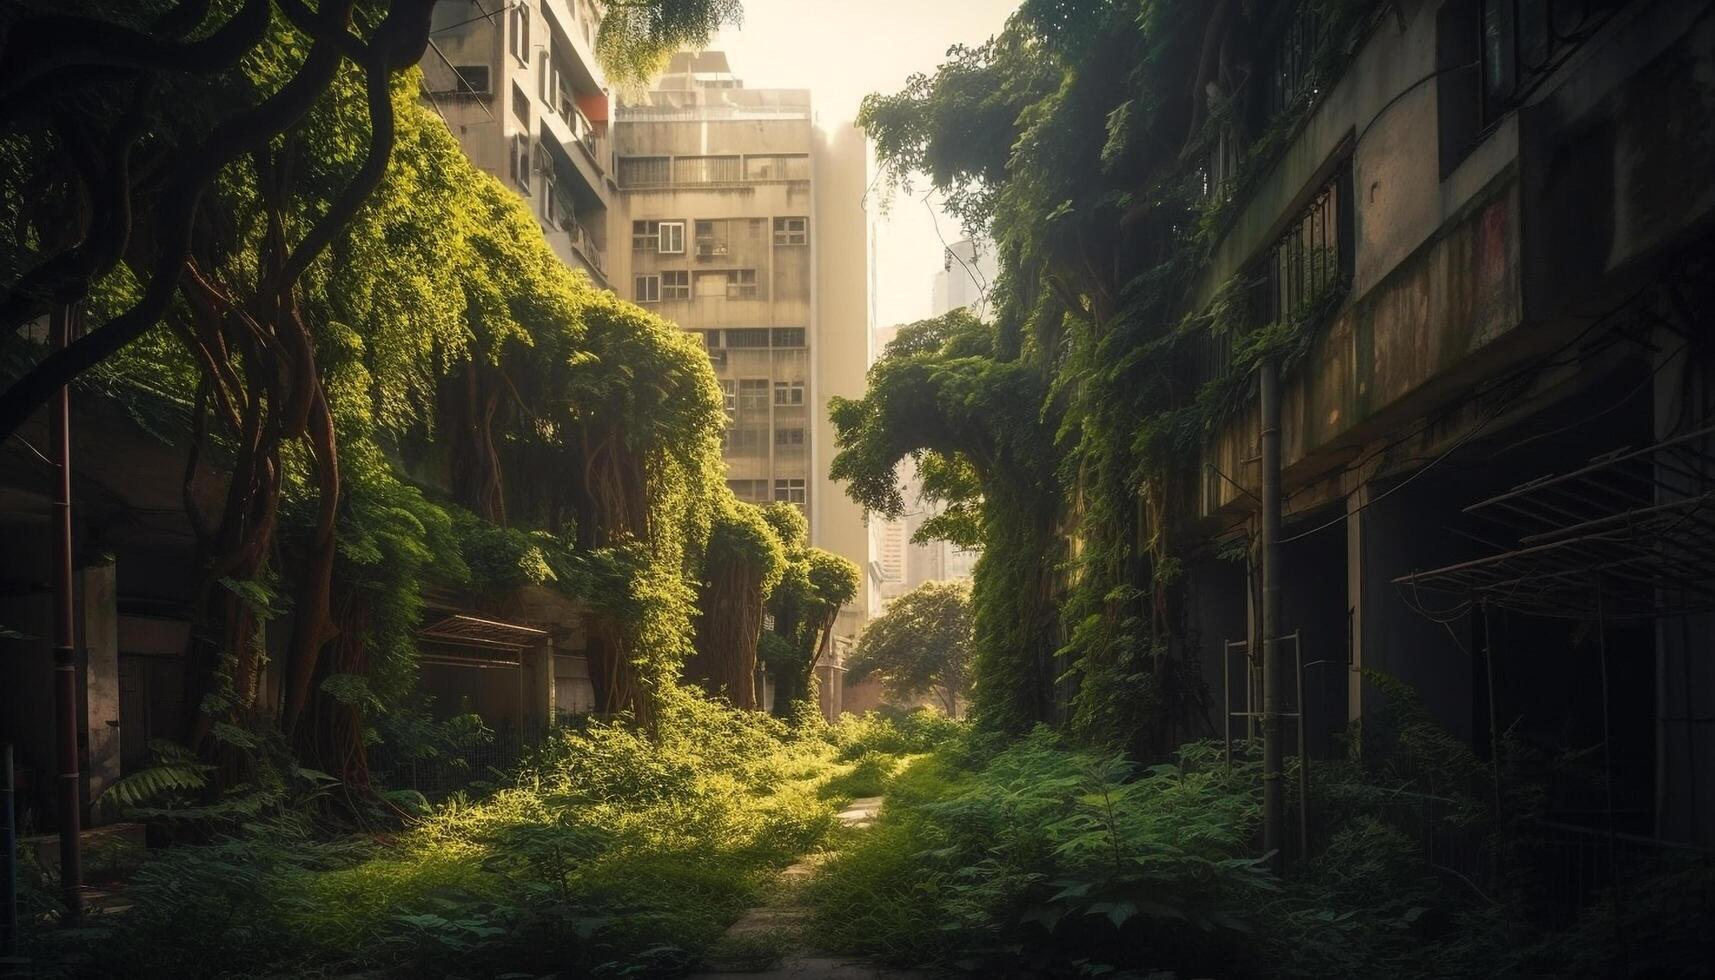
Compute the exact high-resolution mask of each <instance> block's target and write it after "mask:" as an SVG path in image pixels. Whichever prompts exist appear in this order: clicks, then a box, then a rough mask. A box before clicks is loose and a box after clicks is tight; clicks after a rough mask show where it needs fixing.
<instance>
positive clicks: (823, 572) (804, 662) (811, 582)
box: [757, 502, 862, 718]
mask: <svg viewBox="0 0 1715 980" xmlns="http://www.w3.org/2000/svg"><path fill="white" fill-rule="evenodd" d="M762 514H763V519H764V520H765V521H766V522H767V524H768V526H769V528H770V529H771V530H772V531H773V533H774V536H775V537H776V539H778V540H779V542H780V543H781V546H782V548H783V550H784V555H785V559H786V563H785V567H784V569H783V570H782V574H781V576H780V581H779V582H778V583H777V584H776V585H775V586H774V588H773V590H772V591H771V592H770V593H769V595H768V605H767V610H768V615H769V616H770V617H771V618H772V619H773V621H774V622H773V626H772V627H771V628H769V629H768V630H766V631H765V632H764V633H763V634H762V636H761V638H760V641H759V642H758V644H757V656H758V658H759V659H761V660H762V661H763V663H765V664H766V665H767V666H768V672H769V674H770V675H771V676H772V677H773V678H774V685H775V687H774V714H775V715H777V716H779V717H782V718H793V717H795V716H796V715H797V712H798V711H799V709H800V706H802V705H807V704H809V702H810V701H811V699H812V698H814V696H815V694H816V684H815V677H816V666H817V665H818V664H820V663H822V662H823V661H824V660H825V659H826V658H828V656H829V655H830V654H829V651H830V647H831V646H832V644H833V639H834V622H835V621H836V620H837V619H838V618H839V615H840V607H842V606H844V605H845V604H846V603H848V602H850V601H852V599H853V598H854V597H856V595H857V590H858V583H859V581H860V578H859V576H860V575H861V574H862V573H861V572H860V571H859V570H858V567H857V566H856V565H854V564H852V563H851V562H850V561H849V560H847V559H845V558H842V557H841V556H839V555H836V554H834V553H833V552H831V551H824V550H823V549H821V548H815V547H811V545H810V528H809V524H808V522H806V521H805V520H804V513H803V512H802V511H800V510H799V509H798V508H797V507H795V506H793V505H792V504H788V503H779V502H776V503H772V504H769V505H768V506H767V507H766V508H765V509H764V510H763V512H762Z"/></svg>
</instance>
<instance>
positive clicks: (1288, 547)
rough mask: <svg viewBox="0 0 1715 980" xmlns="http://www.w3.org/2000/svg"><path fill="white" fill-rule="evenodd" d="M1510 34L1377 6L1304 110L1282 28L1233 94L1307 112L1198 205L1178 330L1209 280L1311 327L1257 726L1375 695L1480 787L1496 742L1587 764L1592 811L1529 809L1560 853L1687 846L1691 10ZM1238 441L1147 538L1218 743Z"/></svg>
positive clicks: (1711, 685)
mask: <svg viewBox="0 0 1715 980" xmlns="http://www.w3.org/2000/svg"><path fill="white" fill-rule="evenodd" d="M1522 6H1531V5H1522ZM1311 9H1313V8H1311V7H1309V6H1307V7H1306V10H1307V11H1309V10H1311ZM1520 9H1521V4H1519V3H1507V2H1499V0H1442V2H1415V3H1398V4H1387V5H1381V6H1380V8H1379V9H1378V11H1377V13H1376V15H1375V16H1374V17H1373V18H1372V20H1371V21H1370V23H1369V24H1368V25H1367V28H1366V30H1365V31H1364V32H1363V34H1362V36H1361V38H1360V39H1359V44H1358V46H1357V47H1356V48H1355V50H1354V53H1353V56H1352V60H1351V61H1350V63H1349V64H1348V66H1347V67H1346V68H1345V69H1344V71H1343V72H1341V73H1340V74H1339V76H1338V77H1337V78H1316V77H1314V76H1313V75H1312V74H1311V72H1312V68H1311V67H1310V66H1311V65H1312V62H1313V59H1311V58H1309V57H1305V56H1300V55H1302V53H1303V49H1304V48H1305V47H1306V45H1308V44H1309V43H1311V41H1309V40H1307V39H1314V38H1315V37H1316V22H1315V20H1314V17H1313V14H1310V13H1306V14H1302V15H1300V17H1299V20H1298V21H1297V22H1295V24H1294V28H1293V30H1290V31H1286V32H1283V33H1282V34H1281V35H1280V37H1279V38H1277V39H1275V40H1274V41H1273V42H1271V43H1272V44H1274V45H1275V48H1276V49H1275V51H1274V58H1273V64H1274V65H1276V66H1278V70H1272V71H1268V72H1265V73H1263V74H1260V75H1258V76H1257V84H1256V85H1254V86H1253V88H1255V89H1256V91H1255V92H1254V93H1253V97H1254V98H1255V99H1256V100H1257V102H1258V105H1257V107H1256V109H1257V115H1258V116H1267V115H1268V114H1269V113H1270V112H1271V111H1273V109H1274V108H1275V107H1278V106H1281V105H1290V104H1292V103H1293V102H1294V101H1295V100H1296V99H1300V98H1309V99H1310V101H1311V108H1310V110H1309V112H1308V114H1307V115H1306V117H1305V118H1304V119H1303V121H1302V122H1301V123H1300V124H1298V125H1297V126H1296V127H1295V128H1294V129H1293V130H1292V131H1291V132H1290V134H1289V139H1288V140H1287V141H1286V143H1285V145H1284V148H1283V149H1282V150H1281V152H1280V153H1279V155H1278V156H1277V157H1275V159H1274V160H1273V162H1272V165H1271V166H1269V167H1267V168H1266V169H1265V170H1264V172H1262V173H1261V174H1260V178H1259V179H1257V180H1254V181H1251V182H1249V188H1248V190H1247V191H1246V192H1245V194H1244V197H1243V199H1241V200H1236V201H1234V202H1232V206H1233V213H1234V214H1235V217H1234V219H1233V220H1232V222H1231V223H1230V224H1229V225H1228V226H1227V228H1226V230H1225V233H1224V235H1223V236H1222V238H1221V239H1220V241H1219V244H1218V245H1217V247H1216V250H1215V252H1214V261H1213V263H1212V264H1211V266H1210V268H1208V270H1207V272H1206V274H1205V275H1204V277H1203V280H1202V283H1201V286H1200V288H1199V290H1198V292H1199V294H1200V297H1201V299H1200V300H1199V302H1198V304H1196V305H1202V304H1206V303H1207V302H1209V301H1210V300H1212V299H1213V298H1214V297H1215V296H1216V295H1217V292H1218V290H1219V289H1220V288H1221V284H1223V283H1227V282H1229V281H1232V280H1233V277H1234V276H1235V275H1242V276H1244V277H1246V278H1248V279H1249V280H1250V281H1251V282H1254V283H1256V284H1257V286H1256V287H1255V289H1256V292H1255V295H1254V297H1253V300H1254V303H1255V309H1256V315H1257V316H1258V318H1259V321H1260V322H1267V321H1269V320H1273V319H1277V318H1279V317H1280V315H1281V314H1282V312H1283V311H1290V310H1291V309H1303V308H1306V306H1307V304H1316V303H1324V302H1326V303H1328V304H1329V305H1331V306H1332V311H1331V312H1330V313H1328V314H1327V315H1326V318H1325V319H1324V320H1323V321H1322V322H1321V323H1320V324H1319V325H1318V327H1317V330H1316V333H1315V336H1314V340H1313V342H1312V345H1311V347H1310V350H1309V352H1308V354H1307V356H1306V358H1305V360H1304V361H1303V362H1302V363H1300V364H1299V365H1298V366H1297V367H1296V368H1295V369H1293V370H1292V371H1291V372H1290V374H1289V375H1288V376H1287V378H1286V380H1285V381H1284V383H1283V385H1282V388H1283V393H1282V396H1281V403H1282V404H1281V411H1280V419H1281V443H1282V459H1283V477H1282V492H1283V496H1284V505H1283V506H1284V510H1285V526H1284V529H1283V532H1282V538H1281V549H1282V553H1281V554H1282V558H1281V561H1282V567H1283V575H1282V579H1283V581H1282V583H1281V588H1282V599H1281V603H1282V614H1281V631H1282V633H1283V634H1292V633H1294V632H1297V634H1298V637H1299V642H1300V643H1301V644H1302V648H1303V660H1304V662H1305V664H1306V665H1307V666H1306V668H1305V681H1304V684H1305V696H1304V703H1303V704H1302V705H1297V704H1289V706H1288V708H1287V709H1286V710H1292V711H1298V710H1302V711H1303V712H1304V713H1305V715H1306V717H1307V718H1308V724H1309V726H1310V730H1311V733H1312V737H1311V750H1312V752H1313V753H1314V752H1327V751H1332V742H1331V739H1330V735H1331V733H1332V732H1333V731H1334V730H1335V729H1336V728H1338V727H1341V726H1344V725H1345V724H1346V722H1347V721H1348V720H1354V719H1358V718H1360V717H1365V716H1366V715H1367V713H1368V712H1369V711H1370V710H1371V709H1372V708H1374V707H1375V706H1376V705H1377V704H1378V703H1380V701H1381V700H1382V697H1383V696H1382V694H1381V691H1380V689H1379V688H1378V687H1377V685H1376V684H1375V683H1373V677H1374V676H1375V675H1371V674H1367V673H1366V672H1368V671H1379V672H1381V673H1384V674H1387V675H1391V676H1393V677H1396V678H1399V679H1401V680H1404V681H1406V682H1408V683H1409V684H1411V685H1412V686H1414V687H1415V688H1416V689H1417V691H1418V692H1419V693H1420V695H1421V696H1422V698H1423V700H1424V704H1425V707H1426V708H1427V709H1428V710H1429V712H1430V713H1431V715H1432V717H1433V718H1434V719H1435V720H1436V721H1437V722H1438V723H1440V724H1441V725H1443V726H1445V727H1446V728H1447V729H1448V730H1450V731H1451V732H1453V733H1454V734H1455V735H1456V736H1458V737H1460V738H1462V739H1465V740H1467V741H1468V742H1469V743H1470V744H1471V745H1472V746H1473V747H1474V748H1475V749H1476V750H1477V752H1478V753H1479V754H1480V755H1483V756H1485V757H1493V756H1494V754H1495V753H1497V752H1501V751H1503V750H1502V749H1501V748H1500V747H1499V743H1498V739H1499V738H1500V735H1501V733H1506V737H1507V739H1508V744H1509V745H1511V744H1517V745H1524V746H1529V747H1531V749H1530V751H1539V752H1546V753H1550V754H1552V753H1553V752H1555V751H1564V750H1566V749H1568V748H1571V747H1579V748H1588V747H1590V746H1600V747H1601V751H1598V752H1597V757H1599V758H1600V760H1601V762H1602V763H1603V764H1604V768H1605V770H1606V771H1607V773H1608V785H1607V786H1606V787H1605V788H1604V787H1603V786H1602V784H1601V780H1597V781H1596V783H1595V785H1594V786H1592V785H1591V784H1589V783H1577V782H1564V783H1555V784H1554V785H1555V787H1556V789H1555V791H1554V792H1555V793H1556V797H1555V798H1554V799H1552V800H1551V801H1550V804H1549V806H1550V809H1551V810H1552V811H1553V812H1554V814H1556V816H1557V819H1559V820H1560V821H1561V823H1560V826H1562V827H1563V828H1564V827H1573V828H1574V829H1573V830H1571V831H1565V830H1564V829H1563V831H1562V832H1563V833H1574V834H1575V833H1586V834H1587V837H1588V840H1587V841H1586V842H1587V843H1588V842H1599V841H1600V840H1603V839H1606V840H1608V841H1609V844H1610V846H1611V842H1612V839H1613V838H1611V837H1608V838H1603V837H1602V836H1601V833H1602V832H1603V831H1612V830H1613V829H1617V830H1618V831H1619V832H1620V833H1631V834H1636V835H1639V837H1640V839H1641V838H1648V837H1660V838H1667V839H1672V840H1677V841H1696V842H1701V843H1702V844H1704V845H1708V844H1710V843H1715V780H1712V779H1711V773H1715V769H1712V768H1711V764H1710V763H1711V760H1715V726H1711V725H1710V721H1711V719H1715V661H1712V660H1711V659H1710V657H1709V656H1708V654H1709V649H1710V645H1711V642H1712V641H1715V616H1712V615H1711V609H1715V587H1712V573H1711V572H1712V570H1711V566H1710V565H1709V564H1708V562H1707V560H1706V559H1707V556H1708V555H1709V554H1710V553H1711V551H1712V544H1715V512H1712V505H1711V495H1710V493H1709V491H1708V488H1709V487H1710V486H1712V485H1715V482H1712V481H1715V439H1712V432H1711V425H1712V423H1715V418H1712V413H1711V405H1712V400H1711V399H1710V397H1709V392H1710V390H1711V385H1715V370H1712V364H1711V358H1710V351H1709V348H1708V337H1709V325H1710V323H1711V321H1712V319H1715V290H1712V289H1711V286H1710V283H1711V281H1712V277H1715V190H1712V188H1711V184H1710V181H1709V179H1708V175H1709V174H1711V173H1715V140H1712V139H1711V137H1710V134H1711V133H1715V96H1711V94H1710V88H1709V86H1708V85H1707V84H1706V80H1707V79H1708V78H1709V77H1711V75H1712V74H1715V54H1712V53H1715V11H1712V9H1711V8H1710V7H1708V6H1707V5H1703V4H1683V3H1677V2H1672V0H1653V2H1652V0H1633V2H1602V3H1590V4H1582V5H1576V4H1571V5H1566V6H1565V8H1564V9H1563V8H1562V6H1561V5H1554V6H1553V7H1552V9H1553V10H1554V11H1555V13H1554V15H1552V17H1539V18H1534V19H1533V18H1527V17H1520V16H1518V12H1519V10H1520ZM1550 20H1552V22H1553V23H1552V25H1551V24H1550V23H1549V21H1550ZM1338 43H1345V42H1344V39H1338ZM1294 46H1296V48H1295V47H1294ZM1240 118H1245V117H1244V115H1243V114H1241V115H1240ZM1255 131H1257V127H1255V126H1253V127H1252V132H1255ZM1244 135H1245V134H1244V133H1242V132H1238V131H1235V132H1234V133H1233V134H1232V139H1233V140H1236V141H1242V140H1243V139H1244ZM1228 159H1229V158H1228V156H1227V154H1225V153H1224V152H1217V153H1215V154H1214V155H1212V156H1211V158H1210V160H1209V161H1208V163H1207V165H1206V171H1205V172H1206V176H1207V177H1208V180H1207V181H1206V185H1207V186H1208V187H1209V188H1210V192H1211V193H1217V194H1219V193H1232V190H1231V188H1232V185H1229V184H1227V183H1226V181H1225V178H1226V177H1227V176H1229V175H1230V173H1229V171H1228V169H1227V167H1226V161H1227V160H1228ZM1212 346H1213V347H1214V348H1215V349H1212V350H1211V351H1210V352H1209V353H1210V355H1211V356H1209V357H1208V358H1206V359H1205V361H1204V364H1205V368H1204V371H1205V376H1206V377H1207V376H1210V375H1211V374H1212V372H1214V371H1218V370H1221V369H1222V368H1221V367H1220V366H1221V365H1223V364H1226V363H1228V362H1229V359H1228V358H1227V357H1225V356H1223V355H1224V352H1223V351H1221V350H1220V349H1218V348H1219V343H1218V342H1212ZM1260 439H1261V432H1260V423H1259V414H1258V412H1257V411H1256V410H1254V409H1253V410H1251V411H1248V412H1247V413H1244V414H1241V415H1240V416H1238V417H1237V418H1235V419H1234V420H1233V421H1232V422H1231V423H1230V424H1228V425H1226V426H1225V427H1224V428H1223V429H1221V430H1220V431H1219V432H1218V433H1217V434H1215V436H1214V437H1213V438H1212V439H1211V440H1210V441H1209V442H1208V444H1207V447H1206V451H1205V453H1204V463H1205V466H1204V467H1203V473H1204V478H1203V479H1202V480H1201V481H1200V482H1199V484H1198V485H1197V486H1196V487H1195V488H1194V492H1195V496H1196V498H1197V499H1195V500H1188V501H1186V502H1185V506H1184V510H1185V511H1186V512H1188V513H1190V514H1193V515H1196V516H1195V519H1194V520H1193V521H1192V526H1191V527H1190V528H1186V529H1181V530H1182V531H1183V532H1184V536H1185V538H1186V540H1187V551H1188V552H1189V553H1192V554H1200V555H1201V557H1199V558H1194V559H1192V560H1190V561H1188V563H1187V566H1186V579H1185V581H1186V583H1187V588H1188V602H1187V617H1188V619H1189V623H1188V632H1189V634H1190V635H1191V636H1192V637H1193V638H1195V639H1196V640H1200V649H1201V657H1202V661H1203V664H1204V669H1205V677H1206V679H1207V680H1208V682H1209V685H1210V689H1211V690H1212V691H1214V692H1216V693H1215V697H1216V699H1217V704H1218V702H1219V699H1220V698H1221V694H1220V692H1221V690H1222V685H1223V683H1224V676H1225V673H1226V672H1225V671H1223V669H1222V662H1223V659H1224V660H1225V661H1226V664H1227V666H1228V668H1229V669H1230V670H1231V671H1232V674H1233V677H1234V678H1235V679H1234V681H1233V685H1232V695H1231V699H1230V700H1229V701H1228V707H1229V709H1230V710H1232V711H1243V710H1245V709H1246V706H1247V699H1249V698H1250V697H1252V696H1253V695H1252V694H1251V693H1247V692H1254V690H1255V684H1254V681H1251V682H1249V683H1247V670H1246V665H1247V661H1246V658H1245V657H1244V656H1243V652H1244V648H1243V647H1239V648H1237V651H1238V652H1236V653H1235V652H1233V650H1232V649H1229V648H1227V647H1226V646H1225V644H1226V643H1227V642H1229V641H1230V642H1232V643H1239V644H1242V643H1246V642H1249V643H1251V644H1253V647H1252V648H1254V646H1255V643H1256V641H1257V639H1258V634H1259V629H1260V627H1259V625H1258V623H1257V617H1256V604H1255V596H1256V595H1258V594H1259V593H1258V592H1257V591H1256V590H1257V580H1256V577H1255V576H1254V575H1253V574H1252V569H1251V568H1250V567H1248V566H1247V563H1246V562H1245V561H1244V560H1243V559H1242V558H1240V559H1239V560H1236V561H1235V560H1232V559H1230V558H1229V559H1223V558H1221V557H1220V555H1222V554H1223V553H1224V554H1226V555H1233V554H1235V553H1236V554H1238V555H1241V556H1242V555H1243V554H1244V553H1245V551H1246V547H1245V540H1244V538H1245V536H1246V535H1254V532H1255V523H1254V522H1255V517H1254V514H1255V510H1256V505H1255V503H1254V497H1253V495H1254V494H1255V493H1256V492H1257V491H1258V488H1260V486H1261V480H1262V473H1261V472H1260V466H1261V462H1260V457H1259V449H1258V447H1259V444H1260ZM1235 539H1236V541H1237V546H1236V547H1234V546H1233V543H1234V542H1235ZM1253 541H1254V538H1253ZM1197 542H1200V544H1198V543H1197ZM1253 554H1254V552H1253ZM1283 643H1284V641H1283ZM1292 652H1293V651H1292V649H1291V644H1290V643H1285V646H1284V656H1285V657H1286V658H1287V659H1286V663H1287V664H1290V663H1291V659H1290V658H1291V655H1292ZM1288 690H1289V691H1290V684H1289V685H1288ZM1291 700H1292V699H1290V698H1289V702H1290V701H1291ZM1212 715H1213V717H1214V718H1215V719H1219V718H1220V713H1219V710H1218V707H1217V710H1216V711H1215V712H1212ZM1234 724H1235V727H1238V728H1239V730H1241V731H1242V726H1243V725H1244V722H1243V721H1242V720H1240V721H1236V722H1234ZM1216 726H1217V730H1216V732H1215V734H1216V735H1217V736H1218V735H1219V734H1220V731H1219V727H1220V723H1219V722H1218V721H1217V722H1216ZM1367 731H1368V730H1367V729H1366V733H1367ZM1506 762H1507V764H1509V765H1528V764H1529V756H1528V754H1527V755H1526V756H1525V757H1521V756H1520V755H1518V754H1515V755H1513V756H1510V757H1509V758H1507V759H1506ZM1497 771H1499V763H1497ZM1610 818H1611V820H1612V823H1611V824H1609V823H1608V820H1609V819H1610ZM1585 826H1587V827H1589V828H1590V829H1589V830H1588V831H1579V830H1577V828H1578V827H1585ZM1639 846H1642V845H1639Z"/></svg>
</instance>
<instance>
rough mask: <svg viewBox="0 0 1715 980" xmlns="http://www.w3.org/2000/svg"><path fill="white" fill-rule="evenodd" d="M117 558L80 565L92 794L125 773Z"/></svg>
mask: <svg viewBox="0 0 1715 980" xmlns="http://www.w3.org/2000/svg"><path fill="white" fill-rule="evenodd" d="M117 581H118V580H117V577H116V576H115V574H114V566H113V564H112V562H108V563H107V564H104V565H95V566H92V567H90V568H84V569H80V570H79V571H78V589H79V591H80V592H81V593H82V596H83V617H82V618H83V622H82V623H81V624H80V628H81V629H82V632H83V657H82V664H81V666H82V667H83V676H84V706H83V707H84V711H83V717H84V726H83V727H84V729H85V731H84V739H85V747H84V763H83V771H84V775H85V788H86V792H87V793H88V796H87V797H86V800H94V799H95V798H96V797H98V796H100V795H101V793H102V791H103V790H105V789H106V788H107V787H108V786H110V785H112V784H113V782H114V781H116V780H117V779H118V778H119V775H120V771H119V758H120V744H119V598H118V585H117Z"/></svg>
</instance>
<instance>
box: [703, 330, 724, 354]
mask: <svg viewBox="0 0 1715 980" xmlns="http://www.w3.org/2000/svg"><path fill="white" fill-rule="evenodd" d="M703 346H705V347H707V348H708V349H709V350H718V349H719V348H720V346H721V332H720V331H719V330H704V331H703Z"/></svg>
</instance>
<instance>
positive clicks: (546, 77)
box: [536, 51, 558, 109]
mask: <svg viewBox="0 0 1715 980" xmlns="http://www.w3.org/2000/svg"><path fill="white" fill-rule="evenodd" d="M536 65H537V68H538V74H537V75H536V94H537V95H538V96H540V97H541V99H542V101H543V102H544V103H546V104H547V106H548V108H549V109H555V108H558V103H556V102H555V101H554V96H555V94H556V93H555V91H554V88H553V81H554V71H553V69H552V68H551V67H549V65H548V52H546V51H544V52H542V53H541V54H540V55H539V56H538V57H537V58H536Z"/></svg>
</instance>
